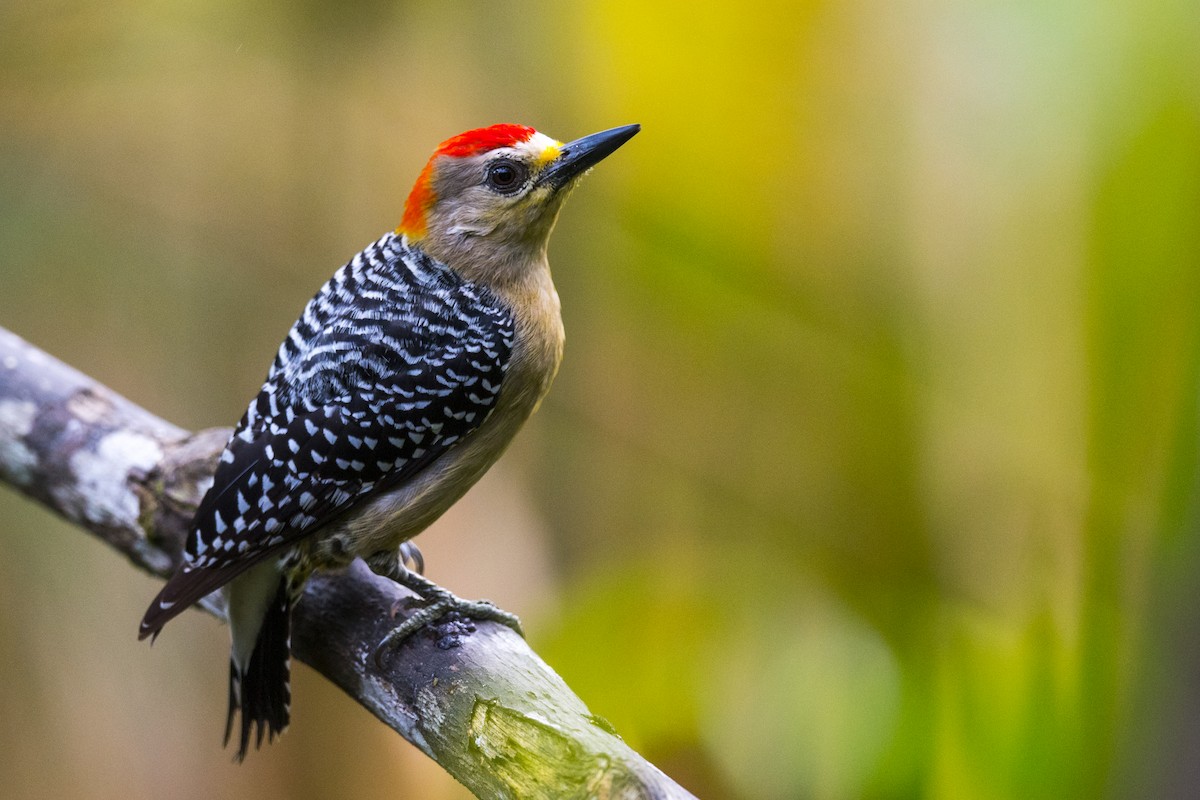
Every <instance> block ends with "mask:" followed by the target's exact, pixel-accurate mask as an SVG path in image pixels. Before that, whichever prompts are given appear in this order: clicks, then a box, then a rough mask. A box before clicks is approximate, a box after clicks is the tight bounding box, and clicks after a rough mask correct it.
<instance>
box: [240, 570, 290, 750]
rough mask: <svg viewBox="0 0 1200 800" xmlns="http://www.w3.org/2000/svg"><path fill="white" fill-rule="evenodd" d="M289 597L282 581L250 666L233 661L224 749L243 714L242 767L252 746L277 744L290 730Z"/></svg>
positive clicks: (264, 618)
mask: <svg viewBox="0 0 1200 800" xmlns="http://www.w3.org/2000/svg"><path fill="white" fill-rule="evenodd" d="M291 611H292V602H291V596H290V593H289V592H288V589H287V581H285V580H283V579H280V581H279V585H278V588H277V590H276V592H275V597H274V599H273V600H272V601H271V602H270V603H269V604H268V606H267V611H266V614H265V616H264V617H263V620H262V627H260V628H259V630H258V638H257V639H256V640H255V643H254V651H253V653H252V654H251V656H250V660H249V663H248V664H246V665H245V666H244V667H241V666H239V665H238V663H237V660H236V659H235V658H230V660H229V717H228V719H227V720H226V722H225V744H226V745H228V744H229V739H230V736H231V735H232V734H233V718H234V716H235V715H236V713H237V712H238V711H241V717H242V719H241V736H240V738H239V740H238V751H237V754H236V755H235V756H234V758H235V759H236V760H237V761H241V760H242V759H244V758H245V757H246V751H247V750H248V749H249V746H250V731H251V729H252V728H253V729H254V730H255V735H254V739H255V741H254V746H255V747H256V748H257V747H261V746H262V741H263V736H264V735H267V740H268V741H273V740H274V739H275V737H276V736H278V735H280V734H282V733H283V732H284V730H286V729H287V726H288V720H289V719H290V717H291V703H292V689H291V682H290V677H291V616H292V615H291Z"/></svg>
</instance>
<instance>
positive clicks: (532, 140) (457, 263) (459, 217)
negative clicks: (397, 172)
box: [396, 125, 640, 281]
mask: <svg viewBox="0 0 1200 800" xmlns="http://www.w3.org/2000/svg"><path fill="white" fill-rule="evenodd" d="M639 129H640V127H639V126H638V125H626V126H624V127H621V128H613V129H611V130H607V131H601V132H600V133H594V134H592V135H591V136H585V137H583V138H582V139H576V140H575V141H573V142H567V143H566V144H564V143H562V142H560V141H557V140H556V139H552V138H550V137H549V136H546V135H545V134H543V133H538V132H537V131H535V130H534V129H533V128H529V127H526V126H524V125H493V126H491V127H489V128H478V129H476V130H471V131H467V132H466V133H460V134H459V135H458V136H455V137H453V138H451V139H447V140H446V141H445V142H442V144H441V145H440V146H439V147H438V148H437V150H436V151H434V154H433V156H432V157H431V158H430V159H429V163H427V164H426V165H425V169H424V170H422V171H421V174H420V176H419V177H418V178H417V182H416V185H414V186H413V190H412V192H411V194H409V196H408V202H407V203H406V204H405V206H404V217H403V218H402V220H401V222H400V227H399V228H397V229H396V232H397V233H399V234H402V235H404V236H405V237H407V238H408V240H409V241H410V242H413V243H415V244H418V245H419V246H420V247H421V248H422V249H423V250H425V252H426V253H428V254H429V255H431V256H433V257H434V258H436V259H438V260H439V261H442V262H444V263H446V264H449V265H450V266H452V267H454V268H456V269H459V270H462V271H463V272H465V273H466V274H468V275H472V276H477V277H484V278H487V279H491V280H495V281H503V280H504V279H505V278H511V277H519V275H518V274H517V273H519V272H520V271H522V270H525V269H528V265H530V264H533V263H544V262H545V253H546V243H547V241H548V240H549V238H550V231H551V230H552V229H553V227H554V221H555V219H556V218H557V217H558V210H559V208H560V207H561V206H562V202H563V200H564V199H565V198H566V196H567V195H568V194H569V193H570V190H571V188H572V187H573V186H574V185H575V184H576V183H577V182H578V180H579V178H580V177H581V176H582V175H583V174H584V173H585V172H587V171H588V169H590V168H591V167H592V166H593V165H595V164H597V163H598V162H599V161H600V160H601V159H603V158H604V157H605V156H607V155H608V154H609V153H612V152H613V151H614V150H616V149H617V148H618V147H620V146H621V145H622V144H624V143H625V142H627V141H628V140H629V139H630V138H631V137H632V136H633V135H634V134H635V133H637V132H638V130H639Z"/></svg>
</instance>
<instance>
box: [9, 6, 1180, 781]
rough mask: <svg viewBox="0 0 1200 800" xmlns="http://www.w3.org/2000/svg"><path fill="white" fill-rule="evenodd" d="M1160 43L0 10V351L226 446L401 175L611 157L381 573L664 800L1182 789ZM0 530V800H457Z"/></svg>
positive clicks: (192, 633)
mask: <svg viewBox="0 0 1200 800" xmlns="http://www.w3.org/2000/svg"><path fill="white" fill-rule="evenodd" d="M1193 6H1194V4H1193V3H1189V2H1187V1H1186V0H1164V1H1163V2H1158V3H1154V4H1151V5H1146V4H1135V3H1133V2H1130V1H1129V0H1121V2H1117V3H1107V4H1085V3H1078V2H1068V1H1067V0H1050V2H1031V0H1017V1H1016V2H1010V3H984V2H963V3H953V2H944V1H941V2H939V1H938V0H935V1H934V2H932V3H914V2H901V3H889V2H880V1H879V0H876V1H875V2H870V1H869V0H857V1H854V2H843V3H831V2H815V1H813V0H801V2H791V3H784V2H771V0H750V2H747V3H741V4H731V5H728V6H713V7H696V6H694V5H693V4H685V3H678V2H667V3H629V2H585V3H574V4H564V3H557V4H551V3H540V2H512V3H494V4H486V5H484V4H472V3H465V2H445V3H438V4H420V3H386V2H382V0H370V1H368V2H358V3H342V4H324V3H317V2H303V3H298V4H296V3H281V2H278V1H277V0H262V1H261V2H248V3H233V2H229V0H209V2H204V3H200V2H181V3H169V4H163V3H150V2H146V0H125V1H124V2H119V3H115V4H83V3H73V2H51V3H41V4H26V3H8V4H5V5H3V6H0V145H2V146H0V324H2V325H4V326H6V327H8V328H10V329H13V330H15V331H16V332H18V333H20V334H22V335H24V336H26V337H27V338H29V339H31V340H32V341H34V342H35V343H37V344H39V345H40V346H42V347H44V348H45V349H47V350H49V351H51V352H53V353H55V354H56V355H58V356H60V357H62V358H64V359H65V360H67V361H68V362H70V363H72V364H74V365H76V366H78V367H79V368H81V369H83V370H85V371H87V372H89V373H91V374H93V375H95V376H97V377H98V378H100V379H102V380H104V381H105V382H107V383H109V384H110V385H112V386H113V387H115V388H117V389H118V390H120V391H122V392H124V393H125V394H127V395H129V396H130V397H132V398H133V399H135V400H137V401H139V402H141V403H143V404H144V405H146V406H148V407H149V408H151V409H153V410H155V411H156V412H158V413H160V414H162V415H163V416H165V417H167V418H168V419H171V420H172V421H174V422H177V423H179V424H181V425H187V426H191V427H201V426H208V425H221V424H230V423H231V422H232V421H233V420H234V419H236V418H237V416H238V415H239V413H240V411H241V409H242V407H243V405H244V403H245V402H246V399H247V398H248V397H249V396H250V394H251V393H252V392H253V391H254V389H255V388H256V386H257V383H258V382H259V380H261V377H262V373H263V371H264V370H265V367H266V365H267V363H268V362H269V359H270V357H271V355H272V354H273V351H274V348H275V346H276V345H277V343H278V340H279V338H280V336H281V335H282V333H283V332H284V331H285V330H286V328H287V326H288V325H289V324H290V322H291V320H292V319H293V318H294V316H295V314H296V312H297V311H298V309H299V308H300V306H301V305H302V304H303V302H304V301H305V300H306V299H307V297H308V296H309V295H310V294H311V293H312V291H313V290H314V289H315V288H316V287H317V286H318V285H319V283H320V282H321V281H323V280H324V279H325V278H326V277H327V275H328V274H329V272H330V271H332V269H333V268H334V267H335V266H336V265H337V264H339V263H341V262H342V261H344V260H345V259H346V258H348V257H349V256H350V255H351V254H352V253H353V252H354V251H355V250H356V249H358V248H360V247H361V246H363V245H364V244H365V243H367V242H368V241H371V240H372V239H374V238H375V237H377V236H378V235H379V234H380V233H382V232H383V231H384V230H387V229H388V228H389V227H391V226H393V225H394V224H395V222H396V220H397V218H398V216H399V210H400V207H401V204H402V202H403V197H404V194H405V193H406V190H407V188H408V185H409V183H410V182H411V180H412V179H413V177H414V176H415V174H416V172H417V171H418V169H419V168H420V165H421V163H422V161H423V159H424V158H425V157H426V155H427V153H428V151H429V150H430V149H431V148H432V147H433V146H434V145H435V144H436V143H437V142H438V141H439V140H441V139H442V138H445V137H446V136H448V135H450V134H452V133H455V132H458V131H459V130H462V129H465V128H468V127H472V126H476V125H481V124H487V123H490V122H496V121H521V122H528V123H530V124H534V125H537V126H538V127H539V128H541V129H543V130H545V131H547V132H549V133H551V134H552V135H555V136H558V137H560V138H570V137H574V136H577V135H582V134H584V133H588V132H591V131H593V130H598V129H600V128H604V127H609V126H612V125H617V124H624V123H627V122H640V123H641V124H642V125H643V128H644V130H643V133H642V134H641V135H640V136H639V137H637V138H636V139H634V140H633V141H632V142H631V143H630V144H629V145H628V146H627V147H626V148H624V149H622V150H621V151H620V152H619V153H618V154H616V155H615V156H614V157H613V158H612V159H611V160H610V161H609V162H606V163H605V164H603V165H602V166H601V167H600V168H598V169H597V170H596V174H595V175H594V176H592V177H591V178H590V179H589V180H588V181H587V182H586V184H585V185H584V186H583V187H582V188H581V189H580V190H579V191H578V193H577V197H575V198H573V199H572V201H571V202H570V203H569V204H568V206H567V208H566V210H565V212H564V215H563V219H562V221H561V223H560V225H559V229H558V231H557V233H556V235H555V239H554V242H553V243H552V249H551V253H552V260H553V263H554V265H555V273H556V280H557V282H558V284H559V289H560V294H561V295H562V298H563V305H564V316H565V319H566V324H567V328H568V348H567V360H566V362H565V364H564V366H563V369H562V372H561V374H560V376H559V380H558V382H557V384H556V386H555V388H554V391H553V392H552V394H551V396H550V397H549V399H548V400H547V401H546V403H545V405H544V407H543V409H542V410H541V412H540V413H539V414H538V416H537V417H536V418H535V420H534V421H533V423H531V426H530V428H529V430H528V431H527V432H526V433H525V434H524V435H523V436H522V438H521V440H520V442H519V443H518V444H517V445H516V446H515V447H514V450H513V452H512V453H511V455H510V456H508V457H506V459H505V461H504V462H502V464H501V465H499V466H498V467H497V470H496V471H495V474H494V475H491V476H489V477H488V478H487V479H486V480H485V481H484V483H482V484H481V485H480V487H479V488H478V489H477V490H476V491H474V492H472V494H471V495H469V496H468V498H466V500H465V501H464V502H463V504H462V507H460V508H456V509H455V510H454V511H452V512H451V514H449V515H448V516H447V518H446V519H445V520H443V521H442V522H441V523H439V524H438V526H437V528H436V530H432V531H430V532H429V534H427V535H426V536H424V537H422V540H421V544H422V547H423V549H424V550H425V551H426V553H427V554H428V556H429V562H430V571H431V575H432V577H434V578H435V579H436V580H439V581H440V582H443V583H446V584H448V585H450V586H451V587H452V588H455V589H456V590H459V591H460V592H461V593H464V594H471V593H475V594H488V595H491V596H493V597H494V598H495V599H497V600H499V601H500V602H501V603H502V604H504V605H506V606H508V607H510V608H513V610H516V611H518V612H520V613H522V614H523V615H524V616H525V617H526V621H527V623H528V624H527V627H528V628H529V629H530V632H531V634H530V635H531V638H532V639H533V641H534V644H535V646H536V647H537V648H538V649H539V651H540V652H542V653H543V654H544V655H545V656H546V657H547V659H548V660H549V661H550V663H551V664H552V665H554V666H555V667H556V668H557V669H559V670H560V671H561V672H562V674H563V675H564V677H566V678H567V680H568V681H569V682H570V683H571V684H572V685H573V686H574V687H575V688H576V690H577V691H578V692H579V693H580V695H581V696H582V697H583V698H584V699H585V700H586V701H587V702H589V704H590V705H591V706H592V709H593V711H595V712H596V713H597V714H599V715H601V716H603V717H605V718H606V719H608V720H609V721H611V722H612V724H613V725H614V726H615V727H616V729H617V730H618V731H619V732H620V733H621V734H622V735H623V736H625V737H626V738H627V739H629V741H630V742H631V743H632V744H633V745H634V746H635V747H637V748H639V749H640V750H641V751H642V752H643V753H645V754H646V755H647V756H648V757H649V758H651V759H652V760H654V761H655V762H656V763H658V764H660V765H661V766H662V767H664V769H666V770H667V771H668V772H670V773H671V774H672V775H675V776H676V777H678V778H679V779H680V780H681V781H682V782H683V783H684V784H685V785H687V786H689V787H690V788H692V789H693V790H694V791H695V792H696V793H697V794H699V795H700V796H702V797H714V798H715V797H732V798H745V800H760V799H762V800H770V799H773V798H809V797H811V798H830V799H833V798H855V797H872V798H908V797H932V798H948V799H952V798H954V799H956V798H968V797H969V798H996V799H997V800H1001V799H1003V798H1039V797H1046V798H1063V797H1080V798H1091V797H1101V796H1133V797H1149V796H1158V797H1162V796H1179V797H1188V796H1195V795H1196V794H1197V793H1200V781H1198V780H1197V778H1196V777H1195V776H1194V772H1195V770H1194V768H1192V767H1191V764H1193V763H1195V760H1196V757H1197V755H1198V751H1200V725H1197V723H1196V721H1195V720H1197V719H1200V684H1198V683H1197V680H1196V675H1197V674H1198V672H1197V670H1198V667H1200V641H1198V640H1197V635H1196V633H1195V631H1196V630H1197V627H1198V625H1200V612H1198V611H1197V606H1198V604H1197V603H1196V600H1195V598H1196V596H1197V584H1198V583H1200V579H1198V578H1197V577H1196V576H1197V574H1198V570H1197V567H1198V566H1200V546H1198V541H1197V536H1196V532H1195V531H1196V524H1197V505H1196V496H1197V494H1196V488H1197V470H1196V467H1197V448H1196V439H1197V435H1198V433H1200V431H1198V430H1197V414H1198V413H1200V402H1198V400H1200V398H1198V396H1197V394H1198V393H1197V389H1198V378H1200V375H1198V373H1197V366H1198V365H1200V352H1198V349H1200V313H1198V310H1200V15H1198V14H1197V13H1196V10H1195V8H1194V7H1193ZM152 594H153V584H152V582H151V581H149V580H148V579H143V578H140V577H138V576H135V575H133V574H132V572H131V571H130V570H129V569H128V568H127V567H126V566H125V565H124V564H123V563H122V562H121V561H120V560H119V559H118V558H116V557H115V556H113V555H112V554H110V553H107V552H105V551H104V550H103V549H102V548H101V547H100V546H99V545H97V544H96V543H94V542H91V541H88V540H87V539H86V538H85V537H83V536H81V535H79V534H78V533H76V532H74V531H71V530H68V529H66V528H65V527H64V526H63V525H62V524H61V523H59V522H57V521H56V520H54V519H52V518H51V517H50V516H49V515H48V514H46V513H44V512H42V511H40V510H38V509H35V508H32V507H31V506H30V505H29V504H28V503H26V502H25V501H23V500H22V499H21V498H19V497H17V496H16V495H15V494H13V493H11V492H5V493H4V494H3V495H2V496H0V636H3V640H4V641H5V642H6V644H5V646H4V647H3V648H0V721H2V722H0V773H2V777H0V786H2V787H3V789H2V790H0V794H3V795H4V796H6V797H15V798H25V797H30V798H32V797H43V796H73V797H110V796H111V797H122V798H129V797H143V796H145V797H162V796H172V797H190V796H195V797H213V796H226V795H228V796H248V795H250V794H251V793H256V794H260V795H264V796H272V795H279V796H289V797H327V796H331V795H334V794H344V795H346V796H361V797H375V796H385V795H388V796H391V795H395V794H397V793H399V794H402V795H404V794H407V795H411V796H420V797H429V798H437V797H460V796H462V790H461V789H460V788H458V787H456V786H454V785H453V784H452V783H450V782H449V779H447V778H445V777H444V776H441V775H439V773H437V771H436V768H433V767H430V766H429V765H428V764H427V763H426V762H425V761H424V760H423V757H421V756H419V755H417V754H414V753H413V751H412V749H411V748H410V747H409V746H408V745H406V744H404V743H403V742H401V741H399V740H398V739H397V738H396V737H394V736H393V735H392V734H390V733H388V732H387V731H385V730H383V729H382V728H381V726H378V725H376V724H375V723H373V722H372V721H371V720H369V719H368V718H367V716H366V714H365V713H364V712H362V711H361V710H359V709H357V708H356V707H354V706H353V705H352V704H351V703H350V702H349V701H347V700H346V699H345V698H344V697H342V696H340V695H338V694H337V693H336V691H334V690H332V689H331V688H329V687H327V686H325V685H324V684H323V683H322V682H321V681H319V680H318V679H314V678H313V677H312V676H311V674H309V673H307V671H305V670H303V669H301V670H300V673H299V675H298V676H297V682H298V686H297V687H296V691H295V696H296V720H295V722H296V724H295V726H294V729H293V730H292V731H290V732H289V733H288V735H287V737H285V739H284V740H283V741H282V742H281V743H279V744H276V745H275V746H273V747H272V748H271V749H270V751H268V752H266V753H263V754H259V755H257V757H253V758H251V759H249V760H248V763H247V764H246V765H244V766H243V767H241V768H234V767H233V766H226V764H225V759H224V757H223V756H222V754H221V753H220V752H219V751H218V749H217V745H218V734H219V731H220V724H221V722H222V719H221V718H222V716H223V713H224V712H223V704H224V697H225V695H224V691H225V689H224V685H223V682H224V676H225V673H224V669H223V659H224V655H223V652H224V647H225V633H224V632H223V631H222V630H221V629H220V628H218V627H217V626H215V625H213V624H211V623H209V622H207V621H205V620H202V619H200V618H199V617H196V618H195V619H190V620H187V621H181V622H180V623H177V624H178V626H179V627H178V629H174V627H173V629H172V630H169V631H168V633H167V635H165V636H164V637H163V638H162V639H161V640H160V642H159V644H158V646H156V647H155V648H154V649H153V650H148V649H147V648H145V647H144V646H140V645H138V644H137V643H136V641H134V639H135V637H134V636H133V632H134V625H135V623H136V620H137V619H138V618H139V616H140V614H141V611H142V609H143V606H144V604H145V603H146V602H147V601H148V600H149V598H150V597H151V596H152Z"/></svg>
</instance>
